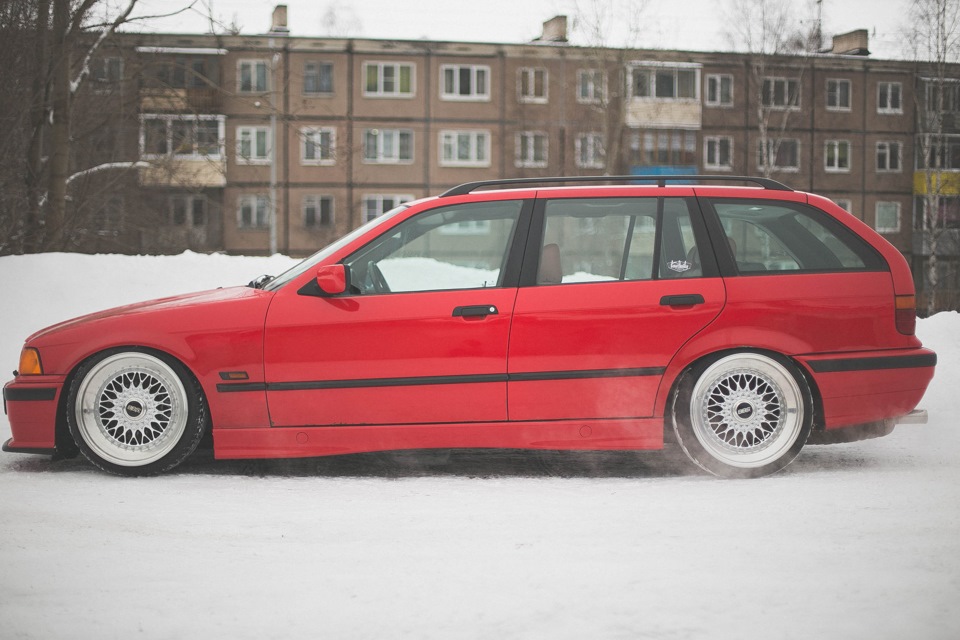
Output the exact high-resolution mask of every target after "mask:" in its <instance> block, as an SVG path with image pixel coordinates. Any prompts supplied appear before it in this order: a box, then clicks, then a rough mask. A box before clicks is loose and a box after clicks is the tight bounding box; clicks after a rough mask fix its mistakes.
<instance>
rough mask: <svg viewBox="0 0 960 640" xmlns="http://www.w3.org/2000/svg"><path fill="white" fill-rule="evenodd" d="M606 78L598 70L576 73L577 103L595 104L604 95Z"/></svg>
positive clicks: (584, 70)
mask: <svg viewBox="0 0 960 640" xmlns="http://www.w3.org/2000/svg"><path fill="white" fill-rule="evenodd" d="M605 87H606V76H605V75H604V73H603V71H601V70H600V69H580V70H579V71H577V102H582V103H585V104H596V103H599V102H602V101H603V98H604V96H605V94H606V88H605Z"/></svg>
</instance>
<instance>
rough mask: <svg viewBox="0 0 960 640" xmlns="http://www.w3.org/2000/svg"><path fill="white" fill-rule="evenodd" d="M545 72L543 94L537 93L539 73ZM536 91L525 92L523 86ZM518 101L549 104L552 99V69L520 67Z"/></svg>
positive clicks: (518, 70)
mask: <svg viewBox="0 0 960 640" xmlns="http://www.w3.org/2000/svg"><path fill="white" fill-rule="evenodd" d="M539 73H542V74H543V95H542V96H541V95H537V94H536V93H535V92H536V89H537V74H539ZM524 84H526V86H527V88H528V89H530V90H531V91H533V92H534V93H524V91H523V88H524ZM517 101H518V102H524V103H532V104H547V103H548V102H549V101H550V71H549V70H548V69H547V68H546V67H520V68H519V69H517Z"/></svg>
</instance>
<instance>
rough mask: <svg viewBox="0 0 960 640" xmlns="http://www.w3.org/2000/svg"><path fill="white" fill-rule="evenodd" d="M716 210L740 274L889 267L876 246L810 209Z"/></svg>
mask: <svg viewBox="0 0 960 640" xmlns="http://www.w3.org/2000/svg"><path fill="white" fill-rule="evenodd" d="M712 205H713V208H714V210H715V211H716V212H717V216H718V218H719V220H720V224H721V226H722V227H723V232H724V233H725V234H726V239H727V245H728V248H729V250H730V253H731V254H732V256H733V258H734V261H735V262H736V266H737V271H738V272H739V273H741V274H762V273H770V272H800V271H803V272H810V271H877V270H883V269H884V268H885V263H884V261H883V259H882V258H881V257H880V256H879V255H878V254H877V252H876V251H875V250H874V249H873V247H871V246H870V245H868V244H867V243H866V242H864V241H863V240H862V239H860V238H859V237H858V236H857V235H856V234H854V233H853V232H852V231H850V230H849V229H847V228H846V227H844V226H843V225H842V224H840V223H839V222H837V221H836V220H834V219H833V218H831V217H830V216H828V215H827V214H825V213H823V212H822V211H818V210H816V209H814V208H812V207H809V206H806V205H802V204H798V203H790V202H770V201H768V200H753V201H746V200H738V201H730V200H714V201H713V202H712Z"/></svg>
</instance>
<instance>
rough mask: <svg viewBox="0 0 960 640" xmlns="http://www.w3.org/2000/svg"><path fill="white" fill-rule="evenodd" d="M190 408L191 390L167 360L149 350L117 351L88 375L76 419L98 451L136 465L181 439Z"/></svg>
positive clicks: (86, 439) (156, 457)
mask: <svg viewBox="0 0 960 640" xmlns="http://www.w3.org/2000/svg"><path fill="white" fill-rule="evenodd" d="M188 410H189V409H188V404H187V392H186V390H185V389H184V386H183V383H182V382H181V381H180V378H179V377H178V376H177V375H176V373H174V371H173V370H172V369H171V368H170V366H169V365H167V364H166V363H165V362H163V361H162V360H160V359H158V358H155V357H154V356H151V355H149V354H146V353H136V352H131V353H118V354H115V355H112V356H110V357H108V358H105V359H104V360H102V361H101V362H98V363H97V364H96V365H95V366H94V367H93V368H91V369H90V370H89V371H88V372H87V373H86V375H85V376H84V378H83V380H82V381H81V383H80V386H79V388H78V392H77V402H76V404H75V419H76V424H77V426H78V431H79V433H80V435H81V437H82V438H83V440H84V442H85V443H86V444H87V445H88V446H89V447H90V449H92V450H93V452H94V453H95V454H96V455H97V456H99V457H100V458H102V459H103V460H105V461H107V462H111V463H113V464H116V465H119V466H125V467H137V466H143V465H147V464H150V463H151V462H154V461H155V460H159V459H160V458H162V457H163V456H165V455H166V454H167V453H169V452H170V450H171V449H173V448H174V447H175V446H176V445H177V443H178V442H179V440H180V438H181V436H182V435H183V432H184V430H185V427H186V425H187V413H188Z"/></svg>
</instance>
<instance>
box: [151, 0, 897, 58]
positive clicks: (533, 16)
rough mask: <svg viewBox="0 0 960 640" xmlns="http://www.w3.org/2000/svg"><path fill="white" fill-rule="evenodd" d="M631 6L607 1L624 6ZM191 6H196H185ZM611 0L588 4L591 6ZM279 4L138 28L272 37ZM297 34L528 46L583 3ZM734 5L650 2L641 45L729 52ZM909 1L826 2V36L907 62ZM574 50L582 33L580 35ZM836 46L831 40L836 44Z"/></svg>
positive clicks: (810, 1) (461, 12)
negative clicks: (904, 30) (550, 22)
mask: <svg viewBox="0 0 960 640" xmlns="http://www.w3.org/2000/svg"><path fill="white" fill-rule="evenodd" d="M180 1H181V0H140V5H139V7H140V8H139V9H138V12H137V13H138V14H140V15H144V14H151V15H156V14H162V13H167V12H169V11H170V10H171V8H175V7H177V6H180V5H178V2H180ZM622 1H623V0H606V4H607V5H609V6H617V5H619V4H620V3H621V2H622ZM786 1H792V4H793V5H794V9H795V11H796V13H797V16H798V17H800V18H806V19H810V20H812V19H813V18H814V16H815V15H816V9H815V7H816V0H786ZM182 2H183V3H184V4H188V3H189V2H190V0H182ZM593 2H603V0H580V5H581V6H589V5H590V4H591V3H593ZM276 4H278V3H277V2H270V1H269V0H266V1H265V0H196V1H195V3H194V8H192V9H190V10H188V11H186V12H184V13H181V14H180V15H177V16H174V17H170V18H163V19H156V20H151V21H150V22H147V23H144V24H143V26H142V27H140V28H138V30H143V31H156V32H176V33H207V32H209V31H210V23H209V21H208V19H207V18H206V15H207V14H209V13H210V12H209V11H208V9H207V7H208V6H210V5H212V13H213V15H214V16H215V17H216V18H217V19H219V20H220V21H221V22H222V23H225V24H231V23H236V24H237V25H239V26H240V27H241V32H242V33H245V34H260V33H265V32H266V31H267V30H269V28H270V17H271V14H272V11H273V7H274V6H275V5H276ZM285 4H286V5H287V7H288V20H289V27H290V33H291V35H294V36H328V35H350V36H355V37H365V38H384V39H390V38H396V39H402V40H416V39H428V40H452V41H467V42H504V43H519V42H527V41H529V40H532V39H534V38H536V37H537V36H539V35H540V31H541V28H542V23H543V22H544V21H545V20H547V19H549V18H551V17H553V16H555V15H567V16H569V17H570V20H571V29H572V28H573V25H572V21H573V18H574V16H575V15H577V11H576V6H577V2H576V0H482V1H476V0H472V1H469V2H467V1H463V0H414V1H413V2H397V0H287V2H286V3H285ZM728 4H729V0H647V8H646V9H645V11H644V12H643V14H642V16H643V25H642V26H641V28H640V30H639V33H640V35H639V39H638V41H637V46H639V47H644V48H660V49H688V50H696V51H729V50H732V49H733V48H734V47H733V45H732V44H731V43H730V40H729V38H728V37H727V35H726V34H727V32H729V31H730V29H729V27H728V25H729V24H730V19H729V18H728V12H727V10H726V7H727V6H728ZM906 6H907V0H823V6H822V13H823V33H824V35H825V36H828V37H829V36H832V35H833V34H837V33H845V32H848V31H853V30H854V29H868V30H869V32H870V51H871V53H872V55H873V57H874V58H900V57H903V55H904V51H903V46H902V37H901V36H900V28H901V27H900V20H901V19H902V17H903V16H904V15H905V14H906ZM330 9H334V13H335V14H336V16H337V18H338V22H339V25H340V26H339V28H340V30H341V33H340V34H336V33H331V31H330V28H329V27H328V26H326V25H325V24H324V20H323V17H324V15H325V14H327V12H328V11H329V10H330ZM571 36H572V40H573V42H574V44H585V42H584V41H581V42H577V37H578V36H577V34H576V32H575V31H574V32H573V33H572V34H571ZM828 42H829V40H828ZM625 43H626V36H625V35H619V36H617V35H612V36H611V41H610V42H609V43H608V44H610V45H611V46H620V45H623V44H625Z"/></svg>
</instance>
